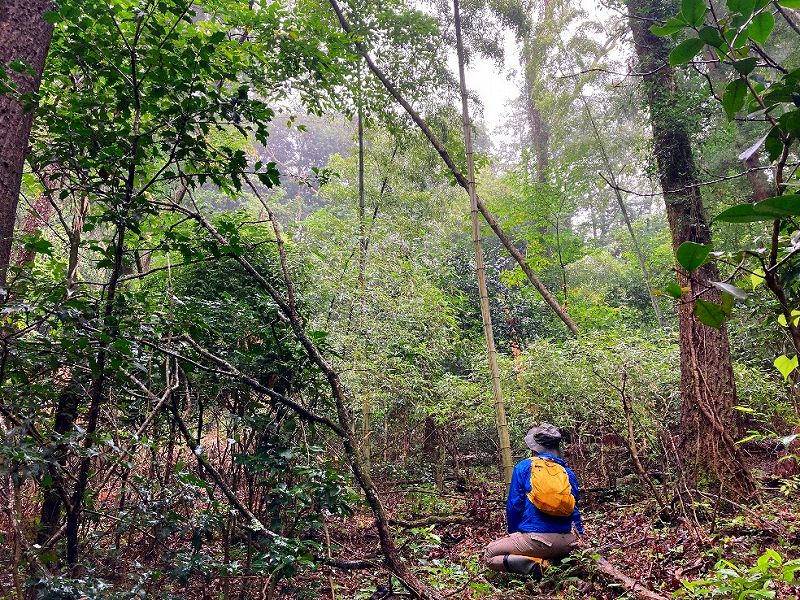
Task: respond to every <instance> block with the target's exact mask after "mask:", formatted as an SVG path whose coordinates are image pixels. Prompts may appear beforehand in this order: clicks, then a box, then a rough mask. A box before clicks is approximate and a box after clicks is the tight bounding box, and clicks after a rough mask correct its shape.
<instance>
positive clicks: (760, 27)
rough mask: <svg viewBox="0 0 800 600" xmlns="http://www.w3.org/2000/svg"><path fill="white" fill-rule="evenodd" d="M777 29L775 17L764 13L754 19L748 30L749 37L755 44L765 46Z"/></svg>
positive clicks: (769, 13)
mask: <svg viewBox="0 0 800 600" xmlns="http://www.w3.org/2000/svg"><path fill="white" fill-rule="evenodd" d="M774 28H775V17H773V16H772V13H771V12H762V13H759V14H757V15H756V16H755V17H754V18H753V22H752V23H750V26H749V27H748V28H747V35H748V36H749V37H750V39H751V40H753V41H754V42H758V43H759V44H764V43H766V41H767V38H769V36H770V34H771V33H772V30H773V29H774Z"/></svg>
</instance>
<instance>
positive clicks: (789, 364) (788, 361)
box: [772, 354, 797, 381]
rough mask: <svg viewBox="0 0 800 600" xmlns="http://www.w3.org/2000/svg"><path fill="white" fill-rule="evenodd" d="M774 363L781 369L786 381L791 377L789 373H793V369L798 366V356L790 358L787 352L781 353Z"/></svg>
mask: <svg viewBox="0 0 800 600" xmlns="http://www.w3.org/2000/svg"><path fill="white" fill-rule="evenodd" d="M772 364H773V365H775V368H776V369H778V371H780V373H781V375H783V379H784V381H786V380H788V379H789V375H791V374H792V371H794V370H795V369H796V368H797V356H793V357H792V358H789V357H788V356H786V355H785V354H781V355H780V356H779V357H778V358H776V359H775V362H773V363H772Z"/></svg>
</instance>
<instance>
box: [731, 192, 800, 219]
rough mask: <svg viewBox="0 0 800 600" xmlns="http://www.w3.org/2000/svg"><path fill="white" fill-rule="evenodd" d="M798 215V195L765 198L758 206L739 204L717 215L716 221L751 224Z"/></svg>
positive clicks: (799, 200) (799, 210)
mask: <svg viewBox="0 0 800 600" xmlns="http://www.w3.org/2000/svg"><path fill="white" fill-rule="evenodd" d="M798 215H800V194H784V195H783V196H775V197H773V198H767V199H766V200H763V201H762V202H759V203H758V204H739V205H737V206H733V207H731V208H729V209H728V210H726V211H723V212H722V213H720V214H719V215H717V221H725V222H726V223H752V222H756V221H774V220H776V219H783V218H785V217H794V216H798Z"/></svg>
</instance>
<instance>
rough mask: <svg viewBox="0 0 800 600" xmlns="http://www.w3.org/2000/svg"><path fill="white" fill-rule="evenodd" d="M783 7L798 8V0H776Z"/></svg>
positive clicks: (799, 3)
mask: <svg viewBox="0 0 800 600" xmlns="http://www.w3.org/2000/svg"><path fill="white" fill-rule="evenodd" d="M778 4H780V5H781V6H783V7H784V8H800V0H778Z"/></svg>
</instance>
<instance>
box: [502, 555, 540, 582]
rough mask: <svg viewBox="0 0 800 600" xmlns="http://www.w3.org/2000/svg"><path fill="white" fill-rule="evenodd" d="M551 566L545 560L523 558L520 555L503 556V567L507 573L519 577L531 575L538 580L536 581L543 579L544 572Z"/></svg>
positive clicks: (530, 557) (531, 557)
mask: <svg viewBox="0 0 800 600" xmlns="http://www.w3.org/2000/svg"><path fill="white" fill-rule="evenodd" d="M549 565H550V563H549V562H548V561H546V560H545V559H543V558H536V557H533V556H522V555H519V554H506V555H505V556H503V567H505V570H506V571H508V572H509V573H517V574H519V575H530V576H531V577H533V578H534V579H536V581H539V580H541V579H542V575H543V574H544V570H545V569H546V568H547V567H548V566H549Z"/></svg>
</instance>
